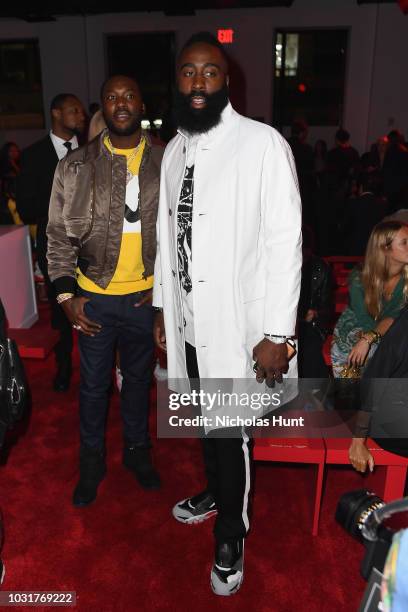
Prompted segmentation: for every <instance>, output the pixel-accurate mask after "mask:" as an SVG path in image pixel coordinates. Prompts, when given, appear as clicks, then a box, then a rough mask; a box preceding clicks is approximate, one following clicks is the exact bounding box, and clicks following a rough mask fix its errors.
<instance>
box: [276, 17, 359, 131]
mask: <svg viewBox="0 0 408 612" xmlns="http://www.w3.org/2000/svg"><path fill="white" fill-rule="evenodd" d="M346 50H347V30H330V29H326V30H300V31H290V32H289V31H283V30H281V31H278V32H277V33H276V38H275V49H274V51H275V81H274V104H273V122H274V124H275V125H276V126H277V127H279V128H282V127H283V126H286V125H291V124H292V122H293V121H294V120H295V119H305V120H306V121H307V123H308V124H309V125H341V122H342V115H343V99H344V86H345V67H346Z"/></svg>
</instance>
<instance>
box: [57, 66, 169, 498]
mask: <svg viewBox="0 0 408 612" xmlns="http://www.w3.org/2000/svg"><path fill="white" fill-rule="evenodd" d="M102 110H103V116H104V119H105V122H106V125H107V129H106V130H104V131H103V132H102V133H101V134H99V135H98V136H97V137H96V138H95V139H94V140H92V141H91V142H89V143H88V144H87V145H85V146H84V147H82V148H80V149H78V150H76V151H73V152H72V153H71V154H70V155H68V156H67V157H66V158H65V159H64V160H62V161H61V162H60V163H59V164H58V166H57V170H56V173H55V178H54V184H53V189H52V194H51V202H50V214H49V223H48V228H47V235H48V252H47V257H48V266H49V275H50V278H51V280H52V281H53V283H54V287H55V289H56V293H57V296H58V297H57V299H58V302H59V303H60V304H61V305H62V308H63V309H64V312H65V314H66V315H67V317H68V319H69V320H70V322H71V323H72V326H73V327H74V328H75V329H77V330H78V332H79V349H80V368H81V383H80V438H81V448H80V479H79V482H78V484H77V486H76V488H75V490H74V495H73V503H74V505H75V506H84V505H87V504H89V503H91V502H92V501H94V499H95V498H96V495H97V488H98V485H99V483H100V481H101V480H102V479H103V477H104V475H105V472H106V466H105V450H104V447H105V421H106V414H107V408H108V393H109V387H110V384H111V370H112V363H113V358H114V353H115V349H116V348H117V349H118V351H119V356H120V366H121V371H122V375H123V385H122V390H121V414H122V419H123V434H124V451H123V464H124V465H125V466H126V467H127V468H128V469H130V470H131V471H132V472H133V473H134V475H135V476H136V478H137V480H138V481H139V483H140V484H141V486H142V487H143V488H145V489H157V488H158V487H159V486H160V479H159V476H158V474H157V472H156V471H155V469H154V467H153V465H152V462H151V457H150V447H151V444H150V438H149V432H148V408H149V387H150V381H151V365H152V357H153V336H152V328H153V308H152V306H151V293H152V286H153V266H154V260H155V253H156V216H157V206H158V198H159V179H160V164H161V158H162V153H163V150H162V148H161V147H159V146H156V145H153V144H152V143H151V141H150V139H149V136H148V134H147V133H145V132H143V131H142V130H141V127H140V120H141V116H142V113H143V110H144V106H143V102H142V97H141V94H140V90H139V87H138V84H137V83H136V81H135V80H134V79H132V78H129V77H126V76H120V75H118V76H113V77H111V78H110V79H108V80H107V81H106V82H105V83H104V85H103V87H102Z"/></svg>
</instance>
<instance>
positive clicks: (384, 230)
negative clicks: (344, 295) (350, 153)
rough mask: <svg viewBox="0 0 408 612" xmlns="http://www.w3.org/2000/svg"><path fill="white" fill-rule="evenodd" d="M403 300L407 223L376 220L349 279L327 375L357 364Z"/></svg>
mask: <svg viewBox="0 0 408 612" xmlns="http://www.w3.org/2000/svg"><path fill="white" fill-rule="evenodd" d="M407 299H408V225H405V224H404V223H401V222H400V221H394V220H389V221H382V222H381V223H378V224H377V225H376V226H375V227H374V229H373V231H372V233H371V236H370V238H369V241H368V244H367V250H366V254H365V258H364V264H363V266H362V268H355V269H354V270H353V271H352V272H351V274H350V278H349V305H348V307H347V308H346V310H345V311H344V312H343V313H342V314H341V316H340V318H339V320H338V321H337V324H336V327H335V329H334V334H333V343H332V347H331V358H332V366H333V374H334V376H335V377H336V378H338V377H341V376H344V375H345V374H346V372H347V367H348V366H352V367H354V368H361V367H363V366H364V365H365V364H366V363H367V361H368V360H369V359H370V358H371V357H372V355H373V354H374V351H375V349H376V347H377V344H378V342H379V341H380V340H381V337H382V336H383V335H384V334H385V333H386V332H387V330H388V329H389V328H390V326H391V325H392V323H393V322H394V319H395V317H396V316H397V315H398V313H399V312H400V310H401V308H402V307H403V306H404V304H405V303H406V301H407Z"/></svg>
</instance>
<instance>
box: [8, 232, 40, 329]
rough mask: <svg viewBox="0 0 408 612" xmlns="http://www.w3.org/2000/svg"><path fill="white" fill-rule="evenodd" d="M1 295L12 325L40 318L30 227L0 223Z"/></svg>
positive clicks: (25, 324)
mask: <svg viewBox="0 0 408 612" xmlns="http://www.w3.org/2000/svg"><path fill="white" fill-rule="evenodd" d="M0 298H1V301H2V302H3V305H4V308H5V311H6V316H7V320H8V323H9V326H10V327H12V328H28V327H31V326H32V325H33V324H34V323H35V322H36V321H37V320H38V310H37V298H36V294H35V288H34V275H33V264H32V259H31V244H30V236H29V232H28V226H25V225H0Z"/></svg>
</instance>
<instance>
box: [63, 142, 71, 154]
mask: <svg viewBox="0 0 408 612" xmlns="http://www.w3.org/2000/svg"><path fill="white" fill-rule="evenodd" d="M64 147H66V148H67V155H68V153H69V152H70V151H72V142H70V141H69V140H67V142H64Z"/></svg>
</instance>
